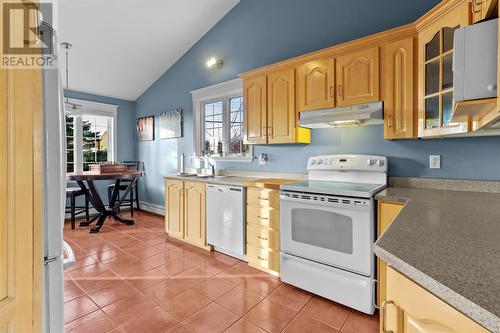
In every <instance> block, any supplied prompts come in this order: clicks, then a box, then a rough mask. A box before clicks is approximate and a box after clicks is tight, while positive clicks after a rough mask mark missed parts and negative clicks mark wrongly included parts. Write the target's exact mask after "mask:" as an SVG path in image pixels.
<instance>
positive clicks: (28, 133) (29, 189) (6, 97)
mask: <svg viewBox="0 0 500 333" xmlns="http://www.w3.org/2000/svg"><path fill="white" fill-rule="evenodd" d="M7 2H8V1H0V17H2V18H4V16H3V15H4V14H5V15H9V14H12V16H11V18H12V20H11V21H10V22H9V23H10V24H9V25H7V24H6V23H5V21H2V24H0V35H2V36H4V32H6V33H9V32H10V33H11V38H12V41H11V42H12V43H14V42H15V43H17V45H23V43H24V37H23V31H24V28H25V26H24V21H23V19H22V11H20V10H19V11H18V12H20V13H21V15H16V14H15V13H4V12H3V11H4V10H8V7H4V4H5V3H7ZM16 5H23V3H21V2H20V3H16ZM26 6H27V8H25V12H26V13H27V12H28V10H29V9H30V8H31V7H30V5H29V4H26ZM11 12H14V11H11ZM34 13H35V11H34V10H31V13H30V19H33V17H32V14H34ZM13 45H14V44H13ZM33 50H36V49H35V48H33ZM33 53H36V52H35V51H33ZM0 101H1V103H0V156H1V157H0V177H1V180H2V184H1V185H0V332H5V333H14V332H41V331H42V330H43V329H42V310H43V309H42V296H43V295H42V287H43V285H44V284H43V280H42V279H43V275H42V273H43V271H42V270H43V254H42V248H43V244H42V242H43V239H42V237H43V235H42V223H43V221H42V218H43V213H42V205H43V196H42V190H43V187H42V179H43V174H42V172H43V156H42V149H43V147H44V145H43V133H42V126H40V124H41V123H42V122H43V113H42V111H43V109H42V71H41V70H40V69H22V70H20V68H13V69H6V68H0ZM56 149H57V148H56ZM49 190H51V191H57V190H59V189H57V188H52V189H49ZM50 222H52V223H61V222H62V221H50ZM54 265H57V264H56V263H54ZM53 267H55V268H57V267H58V266H53ZM61 277H62V275H61ZM61 283H62V281H61ZM61 319H62V318H61ZM61 326H62V323H61ZM59 329H60V330H62V327H55V330H59Z"/></svg>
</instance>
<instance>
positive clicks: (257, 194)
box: [247, 187, 280, 276]
mask: <svg viewBox="0 0 500 333" xmlns="http://www.w3.org/2000/svg"><path fill="white" fill-rule="evenodd" d="M279 230H280V213H279V191H276V190H269V189H261V188H251V187H249V188H247V259H248V264H249V265H250V266H252V267H254V268H257V269H260V270H262V271H265V272H267V273H270V274H273V275H276V276H279V273H280V260H279V258H280V255H279V254H280V231H279Z"/></svg>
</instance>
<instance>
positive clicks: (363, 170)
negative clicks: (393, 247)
mask: <svg viewBox="0 0 500 333" xmlns="http://www.w3.org/2000/svg"><path fill="white" fill-rule="evenodd" d="M307 170H308V171H309V180H308V181H305V182H300V183H290V184H285V185H281V190H282V191H281V195H280V223H281V255H280V264H281V280H282V281H283V282H286V283H289V284H292V285H294V286H296V287H299V288H302V289H305V290H308V291H310V292H312V293H314V294H317V295H320V296H323V297H325V298H328V299H331V300H333V301H335V302H338V303H341V304H344V305H346V306H349V307H351V308H353V309H356V310H359V311H362V312H365V313H368V314H373V312H374V311H375V306H374V304H375V302H374V301H375V285H374V284H375V257H374V254H373V244H374V242H375V235H376V228H375V203H374V199H373V197H374V195H375V194H376V193H377V192H379V191H381V190H382V189H384V188H385V187H386V186H387V158H386V157H382V156H368V155H327V156H315V157H311V158H309V161H308V163H307Z"/></svg>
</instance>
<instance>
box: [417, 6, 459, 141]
mask: <svg viewBox="0 0 500 333" xmlns="http://www.w3.org/2000/svg"><path fill="white" fill-rule="evenodd" d="M464 6H467V2H466V1H463V3H462V4H461V5H459V6H457V7H455V8H453V9H451V10H450V11H449V12H448V13H446V14H445V15H442V16H440V17H439V19H437V20H436V21H433V22H432V23H431V24H429V25H428V26H427V27H425V28H424V29H423V30H422V31H421V32H420V33H419V63H420V66H419V72H420V73H419V79H420V80H419V82H420V85H419V129H418V130H419V136H420V137H429V136H441V135H447V134H460V133H466V132H467V131H468V130H469V125H468V121H467V120H464V121H463V122H457V121H452V119H451V118H452V114H453V36H454V33H455V30H456V29H458V28H460V27H463V26H466V25H468V23H469V16H468V15H467V13H468V12H467V8H466V7H464Z"/></svg>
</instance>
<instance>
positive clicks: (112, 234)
mask: <svg viewBox="0 0 500 333" xmlns="http://www.w3.org/2000/svg"><path fill="white" fill-rule="evenodd" d="M135 221H136V224H135V225H134V226H125V225H122V224H119V223H117V222H111V223H110V221H107V222H106V224H105V225H104V227H103V228H102V229H101V232H100V233H98V234H89V233H88V231H89V228H77V229H76V230H71V229H70V228H69V224H66V225H65V229H64V238H65V240H66V241H67V242H68V243H69V244H70V245H71V246H72V247H73V250H74V251H75V254H76V260H77V264H76V265H75V266H74V267H72V268H71V269H69V270H68V271H66V273H65V292H64V297H65V314H64V320H65V328H66V332H82V333H101V332H103V333H104V332H110V333H119V332H122V333H123V332H133V333H163V332H165V333H166V332H169V333H173V332H184V333H189V332H231V333H238V332H252V333H260V332H270V333H274V332H286V333H291V332H314V333H323V332H324V333H335V332H336V333H338V332H344V333H375V332H378V325H379V323H378V318H377V317H376V316H367V315H365V314H362V313H359V312H357V311H353V310H351V309H348V308H346V307H344V306H342V305H339V304H337V303H334V302H331V301H329V300H326V299H324V298H321V297H318V296H314V295H312V294H310V293H308V292H305V291H303V290H300V289H297V288H295V287H293V286H290V285H287V284H284V283H281V281H280V280H279V279H277V278H275V277H272V276H270V275H268V274H266V273H263V272H261V271H258V270H256V269H253V268H251V267H249V266H248V265H247V264H246V263H245V262H242V261H240V260H237V259H234V258H231V257H228V256H226V255H223V254H221V253H218V252H212V253H209V252H206V251H204V250H201V249H198V248H196V247H194V246H191V245H188V244H185V243H183V242H181V241H178V240H175V239H173V238H169V237H168V236H167V235H166V234H165V229H164V221H163V218H162V217H159V216H156V215H152V214H148V213H145V212H138V213H137V215H135Z"/></svg>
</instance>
